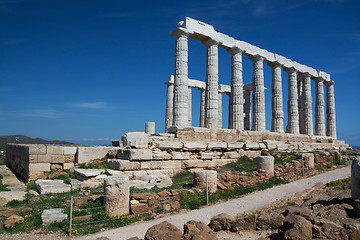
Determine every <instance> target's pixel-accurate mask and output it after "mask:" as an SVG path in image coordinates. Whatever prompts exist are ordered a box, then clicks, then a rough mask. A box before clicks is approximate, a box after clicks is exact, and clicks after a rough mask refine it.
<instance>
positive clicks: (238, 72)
mask: <svg viewBox="0 0 360 240" xmlns="http://www.w3.org/2000/svg"><path fill="white" fill-rule="evenodd" d="M228 52H229V53H230V54H231V93H230V106H229V128H231V129H239V130H244V109H243V107H244V100H243V99H244V96H243V76H242V51H241V50H240V49H239V48H231V49H229V50H228Z"/></svg>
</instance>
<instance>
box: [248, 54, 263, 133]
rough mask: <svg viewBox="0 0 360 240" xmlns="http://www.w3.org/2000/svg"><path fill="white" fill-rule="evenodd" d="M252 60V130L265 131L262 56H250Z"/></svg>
mask: <svg viewBox="0 0 360 240" xmlns="http://www.w3.org/2000/svg"><path fill="white" fill-rule="evenodd" d="M250 59H251V60H252V61H253V69H254V74H253V115H252V119H253V121H252V130H253V131H265V130H266V125H265V89H264V72H263V60H264V59H263V58H262V57H260V56H253V57H250Z"/></svg>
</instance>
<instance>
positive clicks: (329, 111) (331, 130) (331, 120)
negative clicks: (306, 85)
mask: <svg viewBox="0 0 360 240" xmlns="http://www.w3.org/2000/svg"><path fill="white" fill-rule="evenodd" d="M325 85H326V136H329V137H333V138H335V139H336V119H335V118H336V116H335V94H334V82H333V81H330V82H326V83H325Z"/></svg>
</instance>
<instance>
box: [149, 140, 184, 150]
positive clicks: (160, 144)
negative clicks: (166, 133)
mask: <svg viewBox="0 0 360 240" xmlns="http://www.w3.org/2000/svg"><path fill="white" fill-rule="evenodd" d="M154 145H155V147H157V148H159V149H162V150H167V149H173V150H178V149H182V148H183V146H184V144H183V143H182V142H167V141H157V142H155V143H154Z"/></svg>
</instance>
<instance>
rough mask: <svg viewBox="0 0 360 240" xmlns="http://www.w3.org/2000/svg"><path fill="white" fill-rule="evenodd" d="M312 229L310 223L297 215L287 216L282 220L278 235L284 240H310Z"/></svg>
mask: <svg viewBox="0 0 360 240" xmlns="http://www.w3.org/2000/svg"><path fill="white" fill-rule="evenodd" d="M312 227H313V225H312V224H311V222H310V221H308V220H306V219H305V218H303V217H302V216H299V215H292V214H290V215H288V216H287V217H286V218H285V220H284V225H283V226H282V231H281V232H280V234H281V235H282V236H283V238H284V239H288V240H292V239H299V240H301V239H312Z"/></svg>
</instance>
